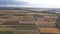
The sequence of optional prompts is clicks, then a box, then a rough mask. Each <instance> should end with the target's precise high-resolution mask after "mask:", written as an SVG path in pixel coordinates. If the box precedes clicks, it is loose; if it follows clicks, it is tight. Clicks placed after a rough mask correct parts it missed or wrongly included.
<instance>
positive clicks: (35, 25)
mask: <svg viewBox="0 0 60 34" xmlns="http://www.w3.org/2000/svg"><path fill="white" fill-rule="evenodd" d="M0 9H1V8H0ZM2 9H3V8H2ZM2 9H1V10H0V34H60V30H59V28H58V27H57V26H56V20H57V19H58V15H59V12H53V11H59V10H57V9H49V8H48V9H43V8H41V9H32V8H30V9H28V8H21V9H18V10H17V8H16V9H15V10H14V9H13V10H9V9H8V10H6V9H5V10H4V9H3V10H2Z"/></svg>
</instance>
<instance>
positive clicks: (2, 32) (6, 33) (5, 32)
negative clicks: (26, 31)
mask: <svg viewBox="0 0 60 34" xmlns="http://www.w3.org/2000/svg"><path fill="white" fill-rule="evenodd" d="M0 34H13V32H12V31H0Z"/></svg>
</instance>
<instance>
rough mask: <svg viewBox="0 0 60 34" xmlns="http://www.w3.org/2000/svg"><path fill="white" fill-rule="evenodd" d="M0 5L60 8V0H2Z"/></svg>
mask: <svg viewBox="0 0 60 34" xmlns="http://www.w3.org/2000/svg"><path fill="white" fill-rule="evenodd" d="M0 7H36V8H60V0H0Z"/></svg>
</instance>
